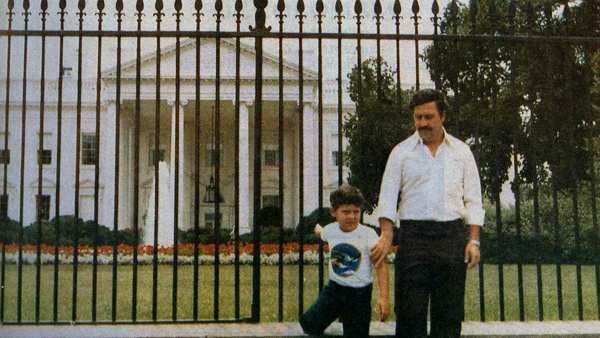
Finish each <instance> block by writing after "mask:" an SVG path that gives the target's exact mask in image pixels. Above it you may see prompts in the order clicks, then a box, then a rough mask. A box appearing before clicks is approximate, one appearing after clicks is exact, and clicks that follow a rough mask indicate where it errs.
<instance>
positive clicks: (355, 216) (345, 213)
mask: <svg viewBox="0 0 600 338" xmlns="http://www.w3.org/2000/svg"><path fill="white" fill-rule="evenodd" d="M329 200H330V203H331V215H333V217H335V219H336V221H337V222H335V223H332V224H329V225H327V226H326V227H321V226H320V225H319V224H317V225H316V227H315V233H316V234H317V235H319V236H320V237H321V239H322V240H323V241H326V242H328V243H329V250H330V260H329V276H330V277H329V282H328V283H327V285H326V286H325V288H324V289H323V292H322V293H321V295H320V296H319V298H318V299H317V301H316V302H315V303H314V304H313V305H312V306H311V307H310V309H308V311H306V312H305V313H304V314H303V315H302V316H301V318H300V325H301V326H302V329H303V330H304V333H307V334H310V335H321V334H323V332H324V331H325V329H326V328H327V327H328V326H329V325H330V324H331V323H332V322H333V321H334V320H336V319H337V318H340V319H341V321H342V323H343V327H344V337H368V336H369V327H370V323H371V291H372V290H373V285H372V281H373V278H372V277H371V269H372V267H373V264H372V262H371V247H372V246H373V245H374V244H375V243H376V242H377V239H378V236H377V233H376V232H375V230H373V229H371V228H369V227H367V226H364V225H362V224H359V220H360V215H361V211H362V207H363V205H364V197H363V195H362V193H361V192H360V190H358V189H357V188H355V187H353V186H350V185H347V184H343V185H342V186H340V187H339V188H338V189H337V190H335V191H333V192H332V193H331V195H330V196H329ZM375 269H376V270H377V279H378V281H379V290H380V294H379V300H378V301H377V312H378V313H379V314H381V321H385V320H386V319H387V317H388V315H389V314H390V304H389V301H388V295H389V280H388V270H387V265H386V264H385V262H383V263H382V264H379V265H378V266H375Z"/></svg>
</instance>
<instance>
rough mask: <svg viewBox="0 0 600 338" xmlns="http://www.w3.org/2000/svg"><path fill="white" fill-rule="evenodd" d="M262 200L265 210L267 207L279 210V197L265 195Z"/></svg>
mask: <svg viewBox="0 0 600 338" xmlns="http://www.w3.org/2000/svg"><path fill="white" fill-rule="evenodd" d="M262 198H263V200H262V202H263V205H262V206H263V208H264V207H267V206H272V207H277V208H279V195H264V196H263V197H262Z"/></svg>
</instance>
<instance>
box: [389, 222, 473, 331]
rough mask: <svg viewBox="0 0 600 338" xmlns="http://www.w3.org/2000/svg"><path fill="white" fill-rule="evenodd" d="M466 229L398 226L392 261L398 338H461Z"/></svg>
mask: <svg viewBox="0 0 600 338" xmlns="http://www.w3.org/2000/svg"><path fill="white" fill-rule="evenodd" d="M466 244H467V228H466V226H465V225H464V224H463V222H462V221H461V220H456V221H450V222H434V221H410V220H402V221H400V238H399V246H398V250H397V252H396V261H395V301H394V303H395V312H396V336H397V337H407V338H420V337H427V308H428V305H429V302H430V301H431V318H430V320H431V332H430V333H431V335H430V337H457V338H458V337H460V332H461V329H462V321H463V318H464V293H465V278H466V264H465V262H464V250H465V246H466Z"/></svg>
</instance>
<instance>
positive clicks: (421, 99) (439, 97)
mask: <svg viewBox="0 0 600 338" xmlns="http://www.w3.org/2000/svg"><path fill="white" fill-rule="evenodd" d="M429 102H435V107H436V108H437V110H438V113H439V114H440V116H441V115H442V113H447V112H448V103H446V96H445V95H444V93H442V92H441V91H439V90H436V89H422V90H419V91H417V92H415V93H414V94H413V96H412V98H411V100H410V110H411V111H412V110H414V109H415V107H416V106H420V105H422V104H425V103H429Z"/></svg>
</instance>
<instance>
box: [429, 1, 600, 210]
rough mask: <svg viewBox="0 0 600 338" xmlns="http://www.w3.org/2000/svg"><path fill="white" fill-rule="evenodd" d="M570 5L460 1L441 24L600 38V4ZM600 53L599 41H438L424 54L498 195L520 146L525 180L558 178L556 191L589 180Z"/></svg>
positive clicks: (447, 29)
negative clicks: (595, 78)
mask: <svg viewBox="0 0 600 338" xmlns="http://www.w3.org/2000/svg"><path fill="white" fill-rule="evenodd" d="M569 6H572V8H571V7H569ZM569 6H564V4H563V2H562V1H542V0H539V1H535V0H532V1H527V2H521V1H516V0H513V1H509V2H506V1H498V0H482V1H471V3H470V5H469V6H468V7H467V6H464V5H460V6H459V5H457V3H456V2H454V1H453V2H452V3H451V4H450V5H449V6H448V8H447V9H446V12H445V16H444V18H443V20H442V21H441V23H440V29H441V31H442V32H443V33H450V34H478V35H488V36H491V35H529V36H539V35H553V36H557V35H558V36H584V35H585V36H589V35H596V36H597V35H598V32H599V27H600V24H599V23H598V20H594V18H597V17H598V12H599V11H598V4H597V3H596V2H594V1H589V0H586V1H583V2H580V3H576V4H569ZM561 9H562V11H563V12H562V15H557V14H556V13H559V12H560V10H561ZM595 53H597V45H592V44H585V45H575V44H567V43H565V44H556V43H519V42H514V43H508V42H504V41H500V40H498V41H493V40H487V41H436V42H435V43H434V44H433V45H432V46H431V47H429V48H428V50H427V51H426V52H425V54H424V60H425V62H426V63H427V65H428V68H429V70H430V73H431V74H432V79H433V80H434V81H435V83H436V84H437V85H438V87H439V89H441V90H443V91H445V92H447V93H451V94H452V97H451V101H452V103H453V105H454V107H455V109H454V113H455V115H454V116H455V120H453V122H452V123H448V129H449V130H450V132H454V133H456V134H458V135H459V136H461V137H462V138H463V139H467V140H469V142H471V143H472V146H473V148H474V152H475V155H476V157H477V160H478V163H479V167H480V170H481V176H482V182H483V186H484V191H486V193H487V195H488V196H490V197H492V198H493V199H494V200H498V198H499V193H500V189H501V187H502V184H503V183H504V182H505V181H507V180H508V175H507V172H508V169H509V168H510V166H511V157H512V154H514V153H515V152H516V153H517V154H518V155H519V156H518V158H520V159H522V163H521V164H517V165H519V167H520V169H521V170H520V176H521V178H522V179H523V180H524V181H525V182H528V183H534V184H536V183H537V181H538V180H548V179H550V178H551V179H552V180H553V181H554V182H555V183H556V184H557V187H558V188H559V189H564V188H569V189H570V188H572V187H574V186H575V185H576V184H577V182H579V181H581V180H586V179H588V178H589V172H590V170H591V161H577V159H581V158H589V157H590V155H589V153H588V147H587V144H588V141H589V137H590V136H594V135H596V133H597V131H596V130H592V127H591V126H593V125H594V123H593V121H595V119H596V115H597V110H596V111H595V110H593V109H592V107H594V105H596V106H597V103H594V102H598V96H597V95H594V94H593V92H592V91H591V87H592V84H593V80H592V78H593V77H592V76H590V75H591V74H593V73H592V70H591V61H590V60H591V59H592V58H591V56H592V55H594V54H595ZM451 116H452V115H451ZM594 129H595V128H594Z"/></svg>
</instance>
